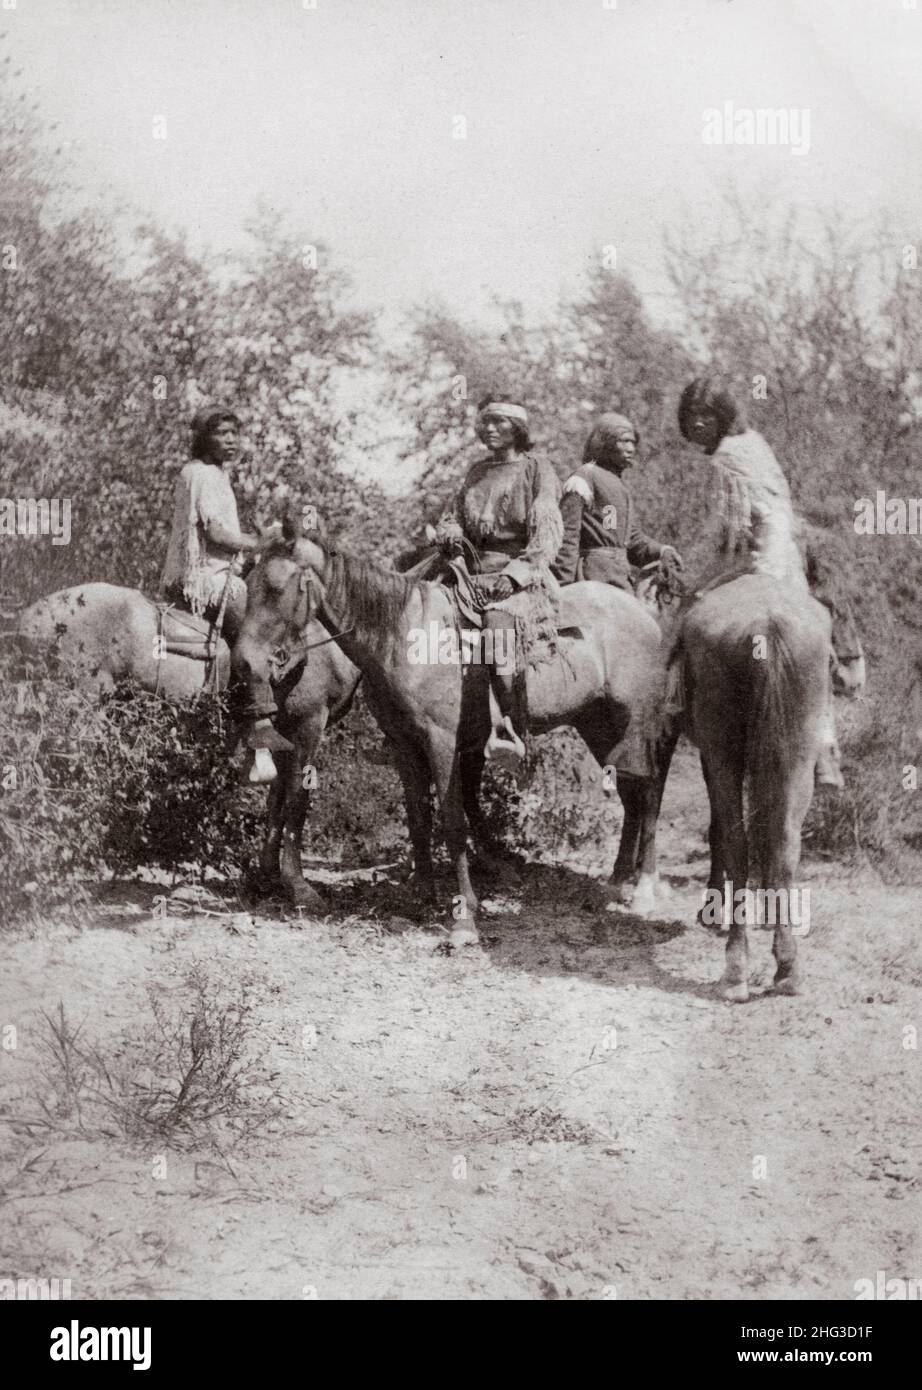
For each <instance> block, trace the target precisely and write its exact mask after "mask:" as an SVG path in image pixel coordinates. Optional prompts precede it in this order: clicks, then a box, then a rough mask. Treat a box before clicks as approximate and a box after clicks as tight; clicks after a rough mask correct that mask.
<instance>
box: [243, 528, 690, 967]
mask: <svg viewBox="0 0 922 1390" xmlns="http://www.w3.org/2000/svg"><path fill="white" fill-rule="evenodd" d="M305 573H307V574H308V575H310V576H311V577H312V581H313V583H314V584H315V586H316V609H315V611H316V614H317V616H318V618H319V619H320V622H321V623H322V624H323V626H324V627H325V628H327V629H328V630H329V632H330V633H331V634H332V635H334V636H335V637H336V640H337V642H338V644H339V646H340V647H342V649H343V651H344V652H345V653H346V655H347V656H348V657H349V659H350V660H351V661H352V662H353V663H354V664H355V665H356V666H357V667H358V668H359V669H360V670H361V671H362V673H363V675H364V677H365V687H364V689H365V695H366V699H367V701H368V704H369V707H370V709H371V710H372V713H373V714H374V715H375V718H376V719H377V721H378V723H379V724H380V726H381V728H382V729H383V731H384V733H385V734H386V735H387V737H388V738H389V740H390V741H391V744H392V745H393V748H394V752H395V761H396V764H397V770H398V772H399V774H400V777H401V781H402V783H403V788H404V796H405V802H406V809H407V820H408V823H409V830H410V839H411V842H412V846H413V859H414V879H415V881H416V883H417V885H418V886H419V887H420V888H421V889H422V890H423V891H424V892H425V893H426V894H427V896H428V895H429V894H430V893H431V890H432V854H431V833H432V823H431V821H432V818H431V806H430V799H429V788H430V783H431V782H434V783H435V787H436V792H437V794H438V798H439V802H440V805H441V809H442V821H443V826H444V830H445V838H446V842H447V844H448V850H449V854H450V857H451V861H452V866H453V869H454V872H455V876H456V880H457V888H458V896H457V899H456V903H455V909H454V915H455V918H456V921H457V922H459V923H461V922H464V923H466V925H459V926H457V927H456V929H455V931H453V933H452V940H453V942H454V944H456V945H462V944H465V943H467V942H470V941H473V940H476V931H475V930H474V929H473V926H472V924H473V923H475V922H476V914H477V908H478V903H477V898H476V895H475V893H474V889H473V886H472V884H471V880H470V872H469V865H468V858H467V837H466V829H465V802H467V805H468V808H469V809H470V810H473V808H474V804H475V798H476V787H477V784H478V783H479V770H480V768H481V767H482V747H483V744H484V742H485V741H486V735H487V732H488V730H489V722H488V720H489V714H488V704H487V681H486V677H487V676H488V671H487V669H486V667H484V666H482V665H478V664H476V662H465V661H463V660H461V659H459V658H458V656H457V655H455V656H454V657H452V656H451V655H450V654H449V655H448V659H445V652H446V648H445V647H444V646H443V639H444V638H448V639H449V641H448V650H449V653H450V651H451V648H452V642H451V640H450V639H451V638H452V637H454V638H455V639H457V638H458V636H459V632H458V619H457V615H456V610H455V605H454V601H453V599H452V596H451V593H450V592H449V590H448V589H446V588H445V587H444V586H442V585H440V584H435V583H431V582H427V581H425V580H421V579H418V578H416V577H413V576H406V575H398V574H394V573H391V572H389V571H387V570H385V569H383V568H382V567H381V566H379V565H376V564H374V563H373V562H369V561H364V560H359V559H357V558H355V557H352V556H348V555H343V554H339V553H337V552H335V551H331V550H327V549H325V548H324V547H323V546H322V545H321V544H319V543H318V542H317V541H316V540H314V539H308V538H306V537H304V536H301V535H296V536H293V537H292V538H291V540H290V542H289V544H288V545H287V546H285V545H283V544H281V543H280V544H278V545H277V546H275V547H274V548H270V550H269V551H268V552H267V554H266V556H265V558H264V560H263V563H262V564H261V565H260V566H259V567H258V569H257V570H255V571H254V572H253V575H252V576H251V580H250V600H249V603H248V606H247V615H246V619H245V622H244V625H243V629H242V631H241V633H240V637H239V638H238V641H237V643H236V645H235V647H234V664H235V667H237V668H238V669H239V671H240V673H241V675H242V676H248V675H251V674H255V675H257V676H259V675H264V673H265V670H266V663H267V661H268V659H269V654H270V653H271V650H272V648H273V646H274V645H275V644H276V643H277V642H278V641H279V640H280V636H281V634H283V633H285V632H286V631H290V629H291V626H292V623H293V621H294V618H295V615H296V613H297V611H298V608H299V605H300V604H301V593H302V588H303V582H304V575H305ZM561 609H562V612H561V624H562V627H564V628H565V627H568V626H569V627H571V628H573V627H577V626H578V628H579V629H580V630H581V633H582V634H583V635H582V636H581V637H571V638H562V639H561V642H562V646H564V648H565V654H566V659H567V665H566V671H563V669H562V668H561V667H560V665H559V664H556V663H555V665H554V667H553V668H550V667H549V666H543V667H538V668H536V669H535V670H534V671H533V672H530V673H529V680H528V708H529V727H530V728H531V729H532V730H534V731H535V732H542V733H543V732H546V731H547V730H550V729H553V728H557V727H560V726H561V725H564V724H569V725H572V726H573V727H574V728H576V729H577V730H578V732H579V733H580V734H581V735H582V737H583V738H584V740H585V741H586V743H587V744H588V746H589V748H590V751H591V752H592V753H593V755H594V756H595V758H596V760H597V761H598V762H599V763H600V764H601V765H603V766H604V765H605V764H607V763H608V762H610V761H611V760H612V755H613V754H614V753H615V750H616V749H617V746H618V745H619V743H620V742H621V740H622V739H623V738H624V735H625V733H626V731H627V728H628V725H629V723H630V721H631V719H632V718H637V717H640V712H641V711H643V712H646V711H648V710H649V709H650V708H651V705H652V703H653V699H654V693H655V692H656V690H657V689H658V688H659V684H660V682H661V680H662V674H663V672H662V661H661V655H660V634H659V629H658V627H657V624H656V622H655V621H654V620H653V619H652V618H651V617H650V616H649V614H647V613H646V612H644V610H643V609H642V608H641V606H640V605H639V604H638V603H637V602H636V601H635V600H634V599H633V598H632V597H631V596H630V595H627V594H623V593H621V592H620V591H619V590H617V589H614V588H612V587H611V586H609V585H603V584H592V583H585V584H574V585H570V586H568V588H567V589H565V590H563V591H562V595H561ZM421 635H423V636H425V637H426V638H428V639H429V641H430V650H429V652H428V655H427V656H426V657H425V658H420V657H419V656H418V655H417V656H416V658H415V659H414V652H415V653H418V652H419V650H420V640H421ZM461 646H462V649H463V643H462V644H461ZM454 650H455V652H457V650H458V642H457V640H455V643H454ZM668 753H669V754H671V744H670V746H669V749H668ZM667 765H668V756H665V757H664V759H663V761H662V763H661V764H660V766H659V767H658V768H657V772H656V775H654V776H651V777H650V778H647V779H632V778H625V777H621V776H619V777H618V781H617V786H618V790H619V793H620V794H621V796H622V800H623V801H624V803H625V829H624V833H623V835H622V843H621V848H620V851H619V856H618V861H617V863H616V865H615V873H614V875H613V877H614V878H615V879H616V881H617V880H623V879H625V878H627V877H628V876H629V874H631V873H633V871H634V866H635V863H636V861H637V859H638V857H639V858H640V868H641V881H639V882H638V894H639V896H640V899H641V902H643V905H644V906H646V899H647V898H649V895H650V893H651V891H652V883H653V878H654V874H655V852H656V851H655V827H656V818H657V816H658V813H659V803H660V796H661V792H662V781H663V780H664V777H665V768H666V766H667ZM462 781H464V783H465V784H466V787H467V795H466V796H465V794H464V791H463V788H462ZM635 896H636V895H635ZM640 905H641V904H640V903H637V904H636V907H637V908H639V907H640Z"/></svg>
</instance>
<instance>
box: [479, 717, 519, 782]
mask: <svg viewBox="0 0 922 1390" xmlns="http://www.w3.org/2000/svg"><path fill="white" fill-rule="evenodd" d="M505 727H506V733H507V734H508V737H507V738H501V737H500V735H499V734H498V733H497V731H496V729H491V730H490V737H489V738H488V739H487V746H486V748H485V750H484V755H485V757H486V759H487V761H488V762H490V763H493V764H494V766H496V767H502V768H505V770H506V771H507V772H518V771H520V770H521V767H522V764H523V763H524V761H525V744H524V743H523V742H522V740H521V739H520V738H519V736H518V734H517V733H516V731H515V729H513V727H512V724H511V722H510V721H509V720H508V719H507V720H506V721H505Z"/></svg>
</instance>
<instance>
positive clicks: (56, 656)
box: [16, 567, 361, 911]
mask: <svg viewBox="0 0 922 1390" xmlns="http://www.w3.org/2000/svg"><path fill="white" fill-rule="evenodd" d="M257 568H258V567H257ZM161 613H162V610H161V609H160V608H159V607H158V605H157V604H155V603H152V602H151V600H150V599H148V598H146V597H145V595H144V594H142V593H141V592H140V591H139V590H137V589H127V588H121V587H119V586H118V585H115V584H101V583H91V584H77V585H74V586H73V587H71V588H69V589H60V590H58V591H57V592H56V593H53V594H49V595H48V596H47V597H46V598H41V599H39V600H37V601H36V602H35V603H33V604H31V605H30V607H28V608H26V609H25V610H24V611H23V613H22V614H21V615H20V618H19V623H18V628H17V632H16V637H17V641H18V647H19V650H20V653H21V654H22V655H23V656H24V657H25V658H26V659H29V658H33V659H34V658H41V659H42V660H47V659H48V658H49V657H50V658H51V661H52V663H53V665H52V669H55V668H57V669H63V670H66V671H67V672H68V674H69V675H70V676H71V678H73V679H76V680H77V681H78V682H80V683H81V684H83V685H86V686H88V687H89V688H91V689H94V690H96V691H99V692H105V691H112V690H115V689H116V687H117V686H118V685H119V684H120V683H121V682H123V681H129V680H130V681H132V682H133V683H134V684H135V685H137V686H140V687H141V689H143V690H146V691H148V692H150V693H151V694H156V695H159V696H161V697H162V698H164V699H166V700H169V701H171V702H179V701H181V700H186V699H191V698H193V697H194V696H196V695H199V694H201V693H202V692H203V691H206V690H208V689H209V688H214V689H215V690H216V691H221V690H224V689H226V687H227V685H228V680H229V676H230V670H231V661H230V650H229V648H228V646H227V643H226V642H225V641H224V640H223V638H219V639H218V641H217V643H216V644H215V648H214V661H213V665H212V663H210V662H209V661H207V660H205V659H203V658H204V655H205V653H204V646H203V643H204V637H205V632H204V627H205V625H204V624H203V622H202V620H195V619H192V618H191V617H190V615H188V614H185V613H182V612H176V611H175V610H174V611H173V612H172V613H171V619H172V621H173V622H174V623H176V624H178V625H179V628H180V631H179V633H174V634H173V635H174V636H177V635H178V636H179V637H180V638H183V637H185V638H186V639H187V640H189V639H196V640H197V642H198V645H199V647H200V648H201V653H200V656H199V657H192V656H187V655H184V654H182V652H175V651H173V650H165V644H164V642H163V638H164V620H163V617H162V616H161ZM300 636H301V638H302V639H303V640H302V641H301V642H300V643H299V645H298V648H297V650H295V649H294V648H292V649H291V650H290V651H289V653H288V657H287V660H286V662H285V664H284V665H283V666H281V667H279V666H278V665H275V664H274V665H273V668H272V674H273V676H274V677H275V678H276V684H275V687H274V693H275V697H276V701H277V703H278V706H279V713H278V715H277V717H276V723H277V726H278V728H279V730H280V732H281V733H283V734H284V735H285V737H286V738H288V739H289V740H290V741H291V742H292V743H293V744H294V745H295V749H296V751H295V752H294V753H278V754H276V758H275V761H276V766H277V768H278V776H277V777H276V778H275V779H274V781H273V782H272V784H271V786H270V789H269V796H268V805H267V826H266V836H265V839H264V841H263V845H262V848H261V852H260V861H259V863H260V881H261V883H262V884H263V885H264V886H265V887H267V888H268V887H271V886H273V885H275V884H276V883H280V884H281V886H282V888H283V890H284V892H285V894H286V896H287V897H288V898H289V899H290V900H291V902H292V903H294V904H295V905H296V906H298V907H303V908H308V909H313V910H315V911H319V910H326V909H325V904H324V902H323V899H322V898H321V897H320V895H319V894H318V893H317V892H316V890H315V889H314V888H313V887H312V886H311V885H310V884H309V883H308V882H307V880H306V879H305V878H304V876H303V873H302V871H301V841H302V836H303V831H304V821H305V818H306V815H307V809H308V804H309V794H308V791H307V790H306V789H305V787H304V786H303V770H304V768H305V767H306V766H309V765H310V764H312V763H313V760H314V757H315V756H316V752H317V748H318V746H319V744H320V740H321V738H322V737H323V734H324V731H325V730H326V729H327V728H328V727H329V726H330V725H332V724H336V723H338V722H339V721H340V720H341V719H343V718H344V717H345V715H346V714H347V713H348V711H349V709H350V707H351V705H352V701H353V699H354V697H355V692H356V690H357V688H358V684H359V681H360V679H361V673H360V672H359V671H358V670H357V669H356V668H355V667H354V666H353V665H352V663H351V662H350V661H349V660H348V658H347V657H346V656H345V655H344V654H343V653H342V652H341V651H340V650H339V648H338V647H337V646H336V644H335V643H332V642H326V641H325V640H324V639H325V638H326V633H325V631H324V629H323V628H322V627H321V626H320V625H319V623H315V622H311V623H309V624H308V625H307V627H306V629H305V631H304V632H303V633H302V634H300ZM321 643H322V645H320V644H321ZM313 647H316V650H312V649H311V648H313ZM189 649H190V650H191V647H190V648H189Z"/></svg>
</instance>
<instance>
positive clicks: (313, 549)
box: [232, 522, 326, 681]
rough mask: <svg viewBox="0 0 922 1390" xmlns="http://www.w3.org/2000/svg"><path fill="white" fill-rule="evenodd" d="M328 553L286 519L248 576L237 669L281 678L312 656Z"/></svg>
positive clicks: (236, 647) (235, 659)
mask: <svg viewBox="0 0 922 1390" xmlns="http://www.w3.org/2000/svg"><path fill="white" fill-rule="evenodd" d="M325 563H326V554H325V552H324V550H323V548H322V546H320V545H319V544H318V543H317V542H316V541H315V540H313V539H311V538H310V537H309V536H307V535H305V534H304V533H303V532H301V531H297V532H296V531H294V530H293V529H292V528H291V527H290V526H289V524H288V523H287V522H286V525H285V529H284V533H283V537H282V538H280V539H278V540H274V541H272V542H271V543H270V545H269V546H267V548H266V549H265V550H264V551H263V553H262V555H261V556H260V558H259V562H258V563H257V564H256V565H254V567H253V569H252V570H251V571H250V574H249V575H248V577H247V608H246V616H245V618H244V620H243V625H242V627H241V630H240V634H239V636H238V638H237V641H236V642H235V643H234V647H233V651H232V662H233V666H234V668H235V670H236V671H237V672H238V673H240V674H241V675H246V674H247V673H253V674H256V675H258V676H260V677H262V678H263V679H264V680H268V681H277V680H279V679H281V677H282V675H283V674H285V672H286V671H289V670H291V668H292V667H293V666H294V665H295V664H296V663H298V662H299V661H302V660H307V659H308V654H309V652H310V648H311V646H312V645H315V644H312V643H310V642H308V639H307V633H308V629H309V628H310V626H311V623H312V622H313V620H314V618H315V616H316V614H317V609H318V607H319V606H320V602H321V597H322V592H323V584H322V574H323V568H324V565H325Z"/></svg>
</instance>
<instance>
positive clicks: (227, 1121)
mask: <svg viewBox="0 0 922 1390" xmlns="http://www.w3.org/2000/svg"><path fill="white" fill-rule="evenodd" d="M183 990H184V997H183V998H182V1000H181V1001H180V1003H179V1005H178V1006H175V1005H174V1006H173V1007H169V1006H168V1004H167V1002H166V999H165V997H164V996H163V995H162V994H157V993H154V992H152V993H151V994H150V996H149V1005H150V1013H151V1019H150V1021H149V1022H147V1023H145V1024H143V1025H142V1026H141V1027H138V1028H135V1029H133V1030H132V1031H130V1032H128V1033H127V1034H126V1035H125V1036H124V1037H123V1038H121V1039H120V1040H119V1041H118V1042H107V1043H101V1042H99V1041H96V1040H93V1039H91V1038H89V1037H88V1036H87V1035H86V1031H85V1021H84V1022H83V1023H80V1024H77V1025H75V1024H74V1023H73V1021H72V1020H71V1019H70V1018H69V1017H68V1016H67V1013H66V1011H65V1009H64V1006H63V1004H59V1005H58V1007H57V1009H56V1010H55V1011H54V1012H52V1013H48V1012H43V1013H42V1015H41V1017H42V1035H41V1052H42V1062H41V1076H40V1082H39V1085H38V1086H37V1087H35V1088H34V1089H33V1091H32V1095H33V1096H34V1100H33V1102H32V1107H33V1108H32V1110H31V1111H30V1113H28V1114H26V1115H24V1116H19V1117H17V1120H18V1122H19V1123H20V1124H22V1125H23V1127H25V1128H26V1129H29V1130H32V1131H44V1132H55V1131H59V1130H74V1131H77V1132H79V1133H81V1134H117V1135H120V1136H122V1137H123V1138H125V1139H128V1140H131V1141H137V1142H156V1143H158V1144H163V1145H166V1146H167V1147H173V1148H188V1147H192V1146H195V1147H201V1146H203V1145H204V1146H211V1147H213V1148H215V1149H218V1150H219V1151H223V1147H224V1145H225V1144H226V1143H227V1142H228V1140H231V1141H233V1142H239V1141H240V1140H241V1139H245V1138H247V1137H250V1136H252V1135H254V1134H256V1133H257V1132H258V1131H259V1129H260V1128H261V1127H262V1126H263V1125H265V1123H266V1122H267V1121H268V1120H270V1119H271V1118H272V1117H273V1116H274V1114H275V1112H276V1110H277V1108H278V1106H279V1104H280V1103H281V1101H280V1097H279V1094H278V1091H277V1088H276V1087H275V1085H274V1083H273V1082H272V1079H271V1077H270V1076H269V1075H268V1073H267V1071H266V1069H265V1066H264V1065H263V1064H262V1062H261V1061H260V1059H259V1058H256V1057H254V1056H253V1055H252V1033H253V1010H254V1004H253V994H254V983H253V981H252V980H249V979H245V980H244V981H243V982H241V984H240V985H239V986H238V989H237V991H236V993H235V994H233V995H232V996H230V997H228V994H227V991H226V989H222V988H219V986H218V985H217V984H216V983H215V982H214V981H213V980H212V979H210V978H209V976H208V975H207V973H206V972H205V970H204V969H203V967H202V966H201V965H195V966H193V967H192V968H191V969H190V970H189V971H188V972H187V974H186V976H185V978H184V981H183Z"/></svg>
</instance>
